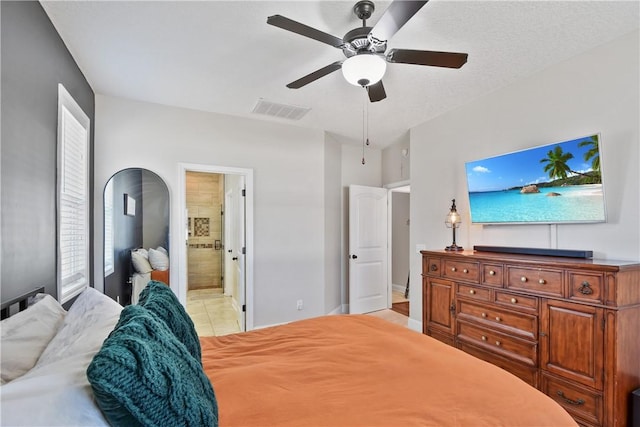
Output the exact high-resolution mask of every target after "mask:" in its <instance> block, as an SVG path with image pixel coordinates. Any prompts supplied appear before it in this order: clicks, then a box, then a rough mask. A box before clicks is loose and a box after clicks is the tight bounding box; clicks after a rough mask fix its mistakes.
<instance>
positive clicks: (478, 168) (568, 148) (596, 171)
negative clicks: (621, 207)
mask: <svg viewBox="0 0 640 427" xmlns="http://www.w3.org/2000/svg"><path fill="white" fill-rule="evenodd" d="M465 168H466V173H467V184H468V189H469V206H470V213H471V221H472V222H474V223H529V222H538V223H562V222H602V221H605V204H604V194H603V187H602V174H601V169H600V140H599V135H591V136H587V137H584V138H578V139H574V140H570V141H565V142H560V143H555V144H549V145H544V146H539V147H535V148H531V149H527V150H523V151H518V152H515V153H509V154H505V155H501V156H496V157H491V158H487V159H483V160H477V161H473V162H467V163H466V164H465Z"/></svg>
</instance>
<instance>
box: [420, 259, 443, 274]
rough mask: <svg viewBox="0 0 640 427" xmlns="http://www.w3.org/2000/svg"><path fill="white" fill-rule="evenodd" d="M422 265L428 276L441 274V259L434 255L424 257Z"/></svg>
mask: <svg viewBox="0 0 640 427" xmlns="http://www.w3.org/2000/svg"><path fill="white" fill-rule="evenodd" d="M423 259H424V265H423V266H422V271H423V272H424V273H425V274H428V275H429V276H438V277H440V276H441V274H442V273H441V271H442V268H441V266H440V262H441V259H440V258H435V257H424V258H423Z"/></svg>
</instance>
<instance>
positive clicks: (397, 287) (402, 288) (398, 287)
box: [391, 283, 407, 294]
mask: <svg viewBox="0 0 640 427" xmlns="http://www.w3.org/2000/svg"><path fill="white" fill-rule="evenodd" d="M391 288H392V289H393V290H394V291H396V292H400V293H402V294H404V291H405V289H407V285H396V284H395V283H394V284H392V285H391Z"/></svg>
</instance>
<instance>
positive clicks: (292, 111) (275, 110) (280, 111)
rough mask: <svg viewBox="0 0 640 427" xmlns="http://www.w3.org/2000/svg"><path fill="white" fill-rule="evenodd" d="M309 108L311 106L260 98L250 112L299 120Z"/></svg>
mask: <svg viewBox="0 0 640 427" xmlns="http://www.w3.org/2000/svg"><path fill="white" fill-rule="evenodd" d="M309 110H311V108H307V107H299V106H297V105H286V104H278V103H276V102H271V101H267V100H265V99H262V98H260V99H258V102H257V103H256V106H255V107H253V110H252V111H251V112H252V113H255V114H264V115H266V116H272V117H280V118H282V119H289V120H300V119H301V118H302V117H304V115H305V114H307V113H308V112H309Z"/></svg>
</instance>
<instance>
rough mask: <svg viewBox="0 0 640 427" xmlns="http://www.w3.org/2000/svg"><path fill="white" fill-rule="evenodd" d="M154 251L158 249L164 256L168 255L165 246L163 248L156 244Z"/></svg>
mask: <svg viewBox="0 0 640 427" xmlns="http://www.w3.org/2000/svg"><path fill="white" fill-rule="evenodd" d="M156 251H160V252H162V253H163V254H165V255H166V256H169V252H168V251H167V250H166V249H165V248H163V247H162V246H158V247H157V248H156Z"/></svg>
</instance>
